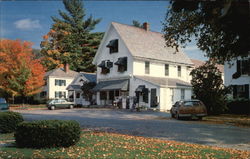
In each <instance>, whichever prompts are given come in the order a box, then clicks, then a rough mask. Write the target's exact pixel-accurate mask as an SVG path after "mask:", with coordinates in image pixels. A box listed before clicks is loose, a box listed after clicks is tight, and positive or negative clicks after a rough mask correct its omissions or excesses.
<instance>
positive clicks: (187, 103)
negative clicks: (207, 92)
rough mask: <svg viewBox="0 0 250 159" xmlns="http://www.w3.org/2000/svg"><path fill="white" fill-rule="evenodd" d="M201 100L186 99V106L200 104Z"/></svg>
mask: <svg viewBox="0 0 250 159" xmlns="http://www.w3.org/2000/svg"><path fill="white" fill-rule="evenodd" d="M199 105H200V101H185V102H184V106H186V107H190V106H199Z"/></svg>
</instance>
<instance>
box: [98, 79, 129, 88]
mask: <svg viewBox="0 0 250 159" xmlns="http://www.w3.org/2000/svg"><path fill="white" fill-rule="evenodd" d="M107 90H122V91H127V90H128V79H123V80H110V81H100V82H99V83H98V84H97V85H96V86H95V87H94V88H93V91H107Z"/></svg>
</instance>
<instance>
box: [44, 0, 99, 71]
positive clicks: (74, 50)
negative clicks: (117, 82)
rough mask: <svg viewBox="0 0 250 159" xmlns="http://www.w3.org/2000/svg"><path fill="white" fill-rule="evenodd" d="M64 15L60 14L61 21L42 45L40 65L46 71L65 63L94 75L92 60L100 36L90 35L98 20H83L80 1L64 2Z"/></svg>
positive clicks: (69, 0)
mask: <svg viewBox="0 0 250 159" xmlns="http://www.w3.org/2000/svg"><path fill="white" fill-rule="evenodd" d="M63 4H64V6H65V9H66V11H67V12H63V11H61V10H59V15H60V18H57V17H52V20H53V22H54V24H53V25H52V27H51V30H50V31H49V32H48V34H47V35H45V36H44V37H43V39H44V40H43V41H42V42H41V47H42V50H41V52H42V54H43V55H44V60H43V64H44V65H45V66H46V67H47V68H48V70H50V69H53V68H56V67H58V66H60V65H61V64H64V63H68V64H69V65H70V68H71V69H73V70H75V71H86V72H92V71H95V66H94V65H93V64H92V60H93V58H94V56H95V53H96V51H97V48H98V46H99V44H100V41H101V38H102V36H103V33H92V32H91V31H93V30H94V28H95V25H96V24H98V23H99V22H100V19H93V17H92V16H89V17H88V18H86V14H85V9H84V8H83V3H82V1H81V0H63Z"/></svg>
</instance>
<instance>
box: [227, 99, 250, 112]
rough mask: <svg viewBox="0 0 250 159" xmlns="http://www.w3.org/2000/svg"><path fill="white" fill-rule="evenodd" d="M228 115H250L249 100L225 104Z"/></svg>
mask: <svg viewBox="0 0 250 159" xmlns="http://www.w3.org/2000/svg"><path fill="white" fill-rule="evenodd" d="M227 107H228V113H230V114H245V115H250V100H235V101H230V102H228V103H227Z"/></svg>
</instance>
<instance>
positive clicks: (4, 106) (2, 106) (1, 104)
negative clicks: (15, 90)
mask: <svg viewBox="0 0 250 159" xmlns="http://www.w3.org/2000/svg"><path fill="white" fill-rule="evenodd" d="M8 109H9V104H8V103H7V102H6V100H5V99H4V98H0V110H8Z"/></svg>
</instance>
